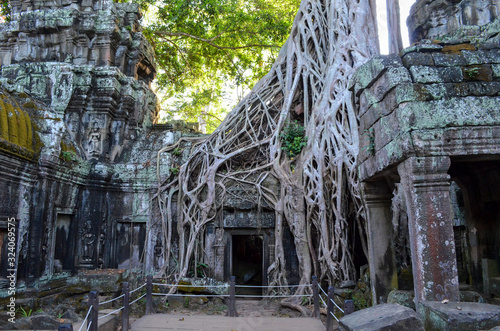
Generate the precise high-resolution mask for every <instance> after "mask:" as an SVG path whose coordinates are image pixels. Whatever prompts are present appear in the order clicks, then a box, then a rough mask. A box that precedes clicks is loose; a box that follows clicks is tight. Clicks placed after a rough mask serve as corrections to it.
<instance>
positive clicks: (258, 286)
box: [235, 284, 312, 288]
mask: <svg viewBox="0 0 500 331" xmlns="http://www.w3.org/2000/svg"><path fill="white" fill-rule="evenodd" d="M308 286H312V284H303V285H275V286H260V285H235V287H250V288H274V287H287V288H288V287H308Z"/></svg>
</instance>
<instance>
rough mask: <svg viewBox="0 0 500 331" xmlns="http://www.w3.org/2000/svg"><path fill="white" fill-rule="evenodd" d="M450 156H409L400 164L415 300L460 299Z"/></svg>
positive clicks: (399, 170)
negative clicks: (452, 209) (451, 197)
mask: <svg viewBox="0 0 500 331" xmlns="http://www.w3.org/2000/svg"><path fill="white" fill-rule="evenodd" d="M449 167H450V158H449V157H447V156H439V157H410V158H408V159H407V160H406V161H404V162H403V163H401V164H400V165H399V166H398V172H399V175H400V177H401V184H402V187H403V190H404V193H405V198H406V206H407V210H408V228H409V231H410V241H411V243H410V245H411V255H412V264H413V280H414V284H415V301H416V303H418V302H421V301H441V300H443V299H449V300H450V301H458V300H459V298H460V295H459V291H458V273H457V260H456V254H455V241H454V236H453V222H452V212H451V206H450V191H449V190H450V176H449V175H448V174H447V171H448V169H449Z"/></svg>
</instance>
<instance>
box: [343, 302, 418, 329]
mask: <svg viewBox="0 0 500 331" xmlns="http://www.w3.org/2000/svg"><path fill="white" fill-rule="evenodd" d="M339 330H341V331H354V330H355V331H377V330H383V331H400V330H412V331H420V330H421V331H423V330H424V327H423V324H422V321H420V319H419V317H418V315H417V313H415V311H413V310H412V309H410V308H407V307H403V306H401V305H398V304H381V305H377V306H374V307H371V308H367V309H363V310H359V311H357V312H355V313H352V314H350V315H347V316H344V317H342V318H341V319H340V322H339Z"/></svg>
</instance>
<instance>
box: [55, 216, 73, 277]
mask: <svg viewBox="0 0 500 331" xmlns="http://www.w3.org/2000/svg"><path fill="white" fill-rule="evenodd" d="M73 227H74V224H73V215H68V214H57V219H56V223H55V226H54V269H53V272H54V273H58V272H62V271H73V269H74V265H75V262H74V261H75V256H74V253H73V252H74V250H75V238H74V236H71V235H70V234H71V233H72V231H74V229H73Z"/></svg>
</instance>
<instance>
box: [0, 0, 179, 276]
mask: <svg viewBox="0 0 500 331" xmlns="http://www.w3.org/2000/svg"><path fill="white" fill-rule="evenodd" d="M11 6H12V9H13V11H12V21H10V22H7V23H4V24H0V64H1V69H0V70H1V71H0V80H1V83H2V90H1V91H0V92H1V93H0V94H1V95H0V99H1V100H2V101H1V104H0V105H1V112H0V119H1V121H0V124H1V126H0V129H1V130H0V178H1V179H2V180H1V181H0V190H1V195H0V206H1V207H0V216H1V217H2V219H1V221H0V230H1V233H0V235H1V236H2V238H3V237H4V236H6V230H5V228H6V220H7V218H10V217H15V218H16V220H17V221H18V228H19V236H18V247H17V251H18V254H17V256H18V261H17V262H16V263H17V265H18V281H19V282H26V283H27V284H32V285H33V284H34V282H36V281H37V280H38V279H40V277H53V276H54V275H56V274H57V275H58V276H60V275H62V274H64V273H65V272H66V273H69V274H74V273H76V272H78V271H79V270H82V269H95V268H108V267H111V268H117V267H121V268H126V269H130V270H142V271H144V270H146V268H147V270H149V272H151V270H152V269H153V268H155V265H156V267H158V263H156V264H155V259H156V260H158V259H159V257H158V256H156V257H155V254H154V253H152V254H149V255H147V256H145V257H144V256H143V252H144V250H145V249H146V248H147V249H148V250H149V251H150V252H155V247H156V245H157V242H156V240H155V238H156V237H157V232H158V231H159V228H160V227H159V226H158V222H157V220H158V219H159V215H158V214H157V213H158V211H157V210H156V211H155V209H154V204H153V202H152V196H153V195H154V194H155V193H156V191H155V190H156V187H157V183H158V179H160V181H163V180H164V179H166V178H168V177H169V176H170V167H171V166H172V158H171V156H170V154H169V153H160V155H158V151H159V150H160V149H161V148H162V147H164V146H166V145H169V144H173V143H174V142H176V141H177V140H178V139H179V138H180V137H181V136H182V135H185V133H183V132H182V131H181V129H179V128H176V127H173V126H163V127H162V126H159V127H156V128H155V127H154V126H153V123H154V120H155V117H156V115H157V112H158V106H157V102H156V96H155V94H154V93H153V91H152V90H151V87H150V84H151V81H152V80H153V78H154V76H155V73H156V68H155V65H154V54H153V50H152V47H151V45H150V44H149V43H148V42H147V40H146V39H145V37H144V35H143V34H142V33H141V31H140V26H139V24H138V20H139V18H140V16H141V15H140V12H139V8H138V5H136V4H132V3H114V2H113V1H108V0H103V1H78V2H72V1H37V0H34V1H12V2H11ZM11 122H12V123H11ZM14 122H15V123H14ZM18 123H21V124H22V125H20V126H19V127H22V128H23V130H17V131H18V132H15V130H14V129H13V128H16V129H17V128H18V125H15V124H18ZM30 123H31V124H30ZM30 130H31V133H30V134H28V132H29V131H30ZM186 130H187V129H186ZM28 137H30V138H31V140H30V139H28ZM158 156H159V157H160V159H159V160H158V163H157V158H158ZM157 164H158V165H159V167H158V168H157ZM149 223H151V224H153V225H154V224H157V225H156V226H153V227H152V229H153V231H149V232H147V233H146V229H147V225H148V224H149ZM155 231H156V232H155ZM5 243H6V242H5V241H4V244H5ZM5 247H6V246H5ZM5 247H4V248H5ZM3 258H4V254H3V253H2V261H3V260H4V259H3ZM2 263H3V262H2ZM1 276H4V275H1Z"/></svg>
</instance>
